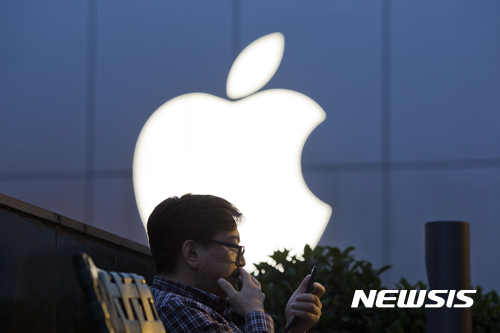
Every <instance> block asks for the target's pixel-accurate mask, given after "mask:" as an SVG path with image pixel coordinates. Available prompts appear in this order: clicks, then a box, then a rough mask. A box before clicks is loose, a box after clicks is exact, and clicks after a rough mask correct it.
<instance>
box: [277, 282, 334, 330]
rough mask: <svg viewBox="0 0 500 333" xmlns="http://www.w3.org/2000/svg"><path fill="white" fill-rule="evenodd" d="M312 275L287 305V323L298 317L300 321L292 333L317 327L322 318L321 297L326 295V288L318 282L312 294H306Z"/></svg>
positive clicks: (314, 285) (294, 326)
mask: <svg viewBox="0 0 500 333" xmlns="http://www.w3.org/2000/svg"><path fill="white" fill-rule="evenodd" d="M310 278H311V275H310V274H308V275H307V276H306V277H305V278H304V280H302V283H301V284H300V286H299V287H298V288H297V290H296V291H295V292H294V293H293V295H292V297H290V300H289V301H288V304H287V305H286V309H285V314H286V323H287V325H288V323H289V322H290V321H292V319H293V317H298V319H299V320H297V322H296V323H295V325H293V326H292V328H291V329H290V331H289V332H290V333H303V332H306V331H307V330H309V329H310V328H311V327H313V326H314V325H316V324H317V323H318V321H319V318H320V317H321V308H322V306H323V305H322V304H321V301H320V298H321V296H323V295H324V294H325V287H323V285H321V284H320V283H318V282H315V283H314V284H313V290H312V292H311V293H310V294H306V293H305V292H306V288H307V283H308V282H309V279H310Z"/></svg>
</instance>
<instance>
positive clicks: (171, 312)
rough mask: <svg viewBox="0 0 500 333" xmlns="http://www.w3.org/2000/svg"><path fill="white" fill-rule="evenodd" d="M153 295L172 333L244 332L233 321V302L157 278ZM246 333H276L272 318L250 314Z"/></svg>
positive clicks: (159, 313)
mask: <svg viewBox="0 0 500 333" xmlns="http://www.w3.org/2000/svg"><path fill="white" fill-rule="evenodd" d="M151 292H152V294H153V299H154V302H155V306H156V310H157V311H158V315H159V316H160V318H161V320H162V321H163V325H164V326H165V329H166V331H167V332H168V333H169V332H183V333H195V332H217V333H222V332H227V333H235V332H241V330H240V329H239V328H238V327H237V326H236V325H235V324H234V323H233V322H232V321H231V302H230V301H229V298H221V297H218V296H216V295H213V294H211V293H207V292H205V291H203V290H200V289H197V288H194V287H191V286H188V285H185V284H182V283H178V282H174V281H170V280H166V279H162V278H160V277H158V276H156V277H155V279H154V281H153V284H152V285H151ZM245 331H246V333H257V332H259V333H274V325H273V320H272V318H271V316H269V315H268V314H265V313H263V312H258V311H254V312H250V313H249V314H247V316H246V318H245Z"/></svg>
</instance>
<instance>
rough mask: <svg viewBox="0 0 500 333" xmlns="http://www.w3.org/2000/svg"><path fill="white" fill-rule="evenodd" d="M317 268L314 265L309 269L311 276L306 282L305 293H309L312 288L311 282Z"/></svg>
mask: <svg viewBox="0 0 500 333" xmlns="http://www.w3.org/2000/svg"><path fill="white" fill-rule="evenodd" d="M317 270H318V267H316V266H314V267H313V268H312V270H311V277H310V278H309V282H308V283H307V288H306V293H308V294H309V293H311V291H312V289H313V283H314V276H315V275H316V271H317Z"/></svg>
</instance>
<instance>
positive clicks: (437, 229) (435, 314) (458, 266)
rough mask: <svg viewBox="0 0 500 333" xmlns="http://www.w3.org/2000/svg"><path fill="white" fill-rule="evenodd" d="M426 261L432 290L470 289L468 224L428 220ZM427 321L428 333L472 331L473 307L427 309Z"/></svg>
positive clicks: (468, 332)
mask: <svg viewBox="0 0 500 333" xmlns="http://www.w3.org/2000/svg"><path fill="white" fill-rule="evenodd" d="M425 262H426V266H427V278H428V282H429V290H457V291H458V290H464V289H466V290H468V289H471V285H470V255H469V224H468V223H467V222H459V221H438V222H428V223H426V224H425ZM440 296H443V294H441V295H440ZM468 296H471V295H470V294H469V295H468ZM445 301H446V299H445ZM458 302H460V301H458ZM426 321H427V324H426V326H427V333H471V332H472V316H471V308H448V307H447V306H446V305H445V306H443V307H442V308H426Z"/></svg>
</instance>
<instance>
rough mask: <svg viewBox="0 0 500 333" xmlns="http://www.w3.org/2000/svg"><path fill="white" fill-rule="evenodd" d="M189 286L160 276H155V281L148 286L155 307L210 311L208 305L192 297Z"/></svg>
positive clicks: (174, 309)
mask: <svg viewBox="0 0 500 333" xmlns="http://www.w3.org/2000/svg"><path fill="white" fill-rule="evenodd" d="M189 288H191V287H189V286H183V285H182V284H179V283H177V282H172V281H169V280H165V279H162V278H155V281H154V282H153V284H152V286H151V287H150V289H151V293H152V295H153V300H154V302H155V306H156V308H157V309H159V308H162V309H163V310H167V311H168V309H170V310H172V311H178V310H181V309H183V308H184V309H187V308H192V309H196V310H202V311H204V312H207V311H208V312H211V311H212V309H211V308H210V307H209V306H207V305H205V304H203V303H202V302H199V301H198V300H197V299H196V297H193V296H192V295H191V294H190V292H188V291H189Z"/></svg>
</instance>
